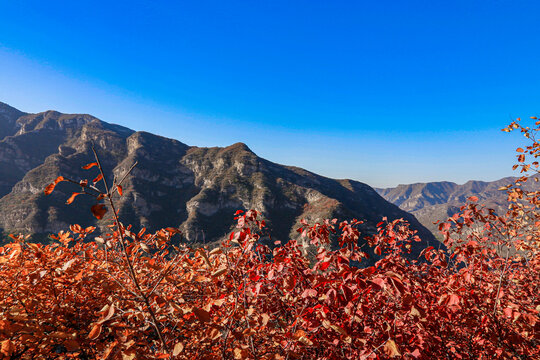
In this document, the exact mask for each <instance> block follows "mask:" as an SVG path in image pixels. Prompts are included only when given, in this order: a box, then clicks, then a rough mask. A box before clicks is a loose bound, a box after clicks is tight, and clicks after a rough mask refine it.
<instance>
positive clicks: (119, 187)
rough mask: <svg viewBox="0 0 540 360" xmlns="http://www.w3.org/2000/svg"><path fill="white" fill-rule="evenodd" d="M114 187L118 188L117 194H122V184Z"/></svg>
mask: <svg viewBox="0 0 540 360" xmlns="http://www.w3.org/2000/svg"><path fill="white" fill-rule="evenodd" d="M116 189H117V190H118V195H120V196H122V195H123V193H124V192H123V191H122V185H116Z"/></svg>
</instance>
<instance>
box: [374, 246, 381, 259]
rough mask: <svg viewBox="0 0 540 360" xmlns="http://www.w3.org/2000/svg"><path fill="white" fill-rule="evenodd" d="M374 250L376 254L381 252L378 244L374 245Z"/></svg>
mask: <svg viewBox="0 0 540 360" xmlns="http://www.w3.org/2000/svg"><path fill="white" fill-rule="evenodd" d="M374 251H375V254H377V255H379V256H380V255H381V254H382V250H381V247H380V246H379V245H377V246H375V249H374Z"/></svg>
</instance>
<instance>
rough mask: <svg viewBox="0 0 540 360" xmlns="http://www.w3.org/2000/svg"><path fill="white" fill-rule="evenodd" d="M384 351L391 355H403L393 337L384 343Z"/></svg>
mask: <svg viewBox="0 0 540 360" xmlns="http://www.w3.org/2000/svg"><path fill="white" fill-rule="evenodd" d="M384 353H385V354H386V355H388V356H390V357H396V356H401V353H400V352H399V350H398V348H397V345H396V343H395V342H394V340H391V339H388V341H387V342H386V344H384Z"/></svg>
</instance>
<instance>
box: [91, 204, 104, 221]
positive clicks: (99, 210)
mask: <svg viewBox="0 0 540 360" xmlns="http://www.w3.org/2000/svg"><path fill="white" fill-rule="evenodd" d="M90 210H92V214H94V216H95V217H96V219H98V220H101V219H103V216H105V214H106V213H107V208H106V207H105V205H103V204H96V205H94V206H92V207H91V208H90Z"/></svg>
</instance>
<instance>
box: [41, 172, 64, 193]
mask: <svg viewBox="0 0 540 360" xmlns="http://www.w3.org/2000/svg"><path fill="white" fill-rule="evenodd" d="M60 181H65V179H64V177H63V176H59V177H57V178H56V179H55V180H54V181H53V182H52V183H50V184H49V185H47V187H46V188H45V190H44V191H43V192H44V193H45V195H49V194H50V193H52V192H53V190H54V187H55V186H56V184H58V183H59V182H60Z"/></svg>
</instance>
